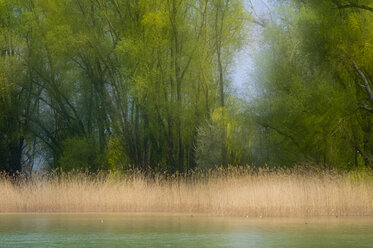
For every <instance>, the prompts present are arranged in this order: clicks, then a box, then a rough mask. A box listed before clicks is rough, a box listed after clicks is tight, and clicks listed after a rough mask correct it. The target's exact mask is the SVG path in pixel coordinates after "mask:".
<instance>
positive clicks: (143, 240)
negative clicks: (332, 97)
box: [0, 214, 373, 248]
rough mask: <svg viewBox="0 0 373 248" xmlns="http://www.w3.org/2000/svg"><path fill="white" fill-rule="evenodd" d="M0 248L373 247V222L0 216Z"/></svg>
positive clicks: (35, 215)
mask: <svg viewBox="0 0 373 248" xmlns="http://www.w3.org/2000/svg"><path fill="white" fill-rule="evenodd" d="M0 247H12V248H13V247H22V248H23V247H258V248H261V247H266V248H267V247H328V248H329V247H346V248H347V247H373V218H372V217H369V218H335V217H334V218H306V219H303V218H302V219H289V218H277V219H276V218H263V219H259V218H226V217H202V216H194V217H193V216H185V215H184V216H159V215H158V216H157V215H138V214H136V215H128V214H0Z"/></svg>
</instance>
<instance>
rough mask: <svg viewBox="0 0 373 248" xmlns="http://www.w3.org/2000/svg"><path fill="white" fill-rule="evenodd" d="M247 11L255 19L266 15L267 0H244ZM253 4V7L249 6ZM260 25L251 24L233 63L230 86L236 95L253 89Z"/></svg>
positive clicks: (248, 93)
mask: <svg viewBox="0 0 373 248" xmlns="http://www.w3.org/2000/svg"><path fill="white" fill-rule="evenodd" d="M245 5H246V6H245V7H246V9H247V11H249V12H250V13H253V14H254V17H255V18H257V19H261V18H265V17H266V16H267V15H268V5H269V4H268V0H245ZM251 6H253V8H252V7H251ZM261 30H262V27H260V26H258V25H255V24H254V25H253V27H251V30H250V34H249V35H248V38H249V40H248V44H247V45H246V46H245V47H243V48H242V50H241V51H240V52H239V53H238V54H237V55H236V58H235V65H234V67H233V68H232V72H231V78H232V86H233V90H234V91H235V94H236V95H237V96H238V97H246V96H247V95H250V92H248V91H252V90H254V88H255V87H254V77H255V62H254V56H255V54H256V53H257V52H258V49H259V41H260V38H261Z"/></svg>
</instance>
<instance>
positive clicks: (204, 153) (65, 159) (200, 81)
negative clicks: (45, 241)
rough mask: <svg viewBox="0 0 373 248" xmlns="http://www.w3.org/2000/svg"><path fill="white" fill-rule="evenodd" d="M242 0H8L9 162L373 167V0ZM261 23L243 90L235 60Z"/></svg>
mask: <svg viewBox="0 0 373 248" xmlns="http://www.w3.org/2000/svg"><path fill="white" fill-rule="evenodd" d="M244 5H245V2H244V1H243V0H125V1H119V0H11V1H5V0H2V1H0V24H1V25H0V119H1V120H0V125H1V126H0V170H6V171H8V172H10V173H14V172H15V171H22V170H26V171H30V170H32V169H33V166H34V165H35V164H37V165H45V166H46V168H48V169H54V168H62V169H64V170H70V169H87V170H90V171H96V170H106V169H113V170H117V169H118V170H126V169H129V168H133V167H135V168H149V167H152V168H154V169H161V170H166V171H170V172H175V171H185V170H188V169H193V168H195V167H197V166H198V167H211V166H214V165H226V164H256V165H259V166H260V165H264V164H269V165H293V164H295V163H303V162H311V163H315V164H319V165H325V166H333V167H343V168H353V167H359V166H366V167H370V166H371V165H372V162H373V139H372V138H373V137H372V135H373V133H372V131H371V128H372V113H373V93H372V90H371V85H372V82H371V80H372V76H373V75H370V74H371V71H372V70H371V68H370V67H372V63H371V61H370V60H371V58H372V56H371V53H373V33H372V31H371V30H373V29H372V27H371V22H372V20H373V10H372V8H373V7H371V4H370V3H369V1H352V0H351V1H342V0H341V1H338V0H327V1H316V0H306V1H297V0H278V1H275V2H274V3H273V5H271V7H270V8H271V10H270V11H269V12H268V16H266V17H264V18H263V19H261V18H259V19H258V17H257V16H256V15H255V13H253V14H252V15H251V14H250V13H249V12H248V11H247V10H246V9H245V7H244ZM254 25H255V26H259V27H260V29H261V31H262V32H263V38H262V40H263V42H261V44H259V45H258V46H260V49H259V52H257V59H256V76H255V86H256V87H255V88H254V89H253V90H252V92H251V94H250V95H251V97H246V98H245V96H244V94H243V93H242V92H240V93H239V96H237V94H233V93H232V92H234V91H232V88H231V79H230V73H229V72H230V69H231V68H232V66H233V64H234V57H235V54H236V52H237V51H238V50H239V49H241V48H242V47H243V46H244V45H246V41H247V40H248V39H247V38H248V37H249V38H250V37H251V38H252V37H253V36H258V35H260V34H258V32H251V31H250V28H251V27H252V26H254ZM248 83H253V82H248ZM251 88H253V87H251Z"/></svg>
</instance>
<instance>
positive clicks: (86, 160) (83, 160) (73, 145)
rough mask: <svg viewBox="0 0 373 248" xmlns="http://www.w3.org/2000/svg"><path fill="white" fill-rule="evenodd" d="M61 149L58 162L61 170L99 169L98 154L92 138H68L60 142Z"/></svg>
mask: <svg viewBox="0 0 373 248" xmlns="http://www.w3.org/2000/svg"><path fill="white" fill-rule="evenodd" d="M62 151H63V152H62V155H61V157H60V158H59V163H60V168H61V169H62V170H63V171H71V170H74V169H75V170H82V171H85V170H90V171H96V170H97V169H99V162H100V161H98V159H99V157H98V156H99V154H98V153H97V148H96V146H95V144H94V142H93V140H92V139H87V138H82V137H71V138H68V139H66V140H65V141H63V142H62Z"/></svg>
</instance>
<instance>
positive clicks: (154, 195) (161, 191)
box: [0, 167, 373, 216]
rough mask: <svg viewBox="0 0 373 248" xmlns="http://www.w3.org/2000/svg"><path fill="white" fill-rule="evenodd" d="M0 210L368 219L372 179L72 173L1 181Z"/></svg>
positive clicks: (301, 174) (245, 170) (226, 172)
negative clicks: (15, 180)
mask: <svg viewBox="0 0 373 248" xmlns="http://www.w3.org/2000/svg"><path fill="white" fill-rule="evenodd" d="M0 212H168V213H191V214H192V213H195V214H197V213H202V214H213V215H233V216H331V215H338V216H364V215H365V216H366V215H373V176H372V173H371V172H358V173H357V172H350V173H337V172H334V171H321V172H320V171H316V170H307V171H304V170H303V171H302V170H300V169H296V170H293V171H289V170H287V171H286V170H277V171H273V172H270V171H269V170H259V171H256V170H253V169H251V168H250V167H230V168H228V169H216V170H210V171H207V172H204V173H202V172H199V173H190V174H189V175H177V174H176V175H173V176H165V175H164V174H160V173H155V174H153V175H152V176H146V175H144V174H142V173H139V172H132V173H130V175H126V176H125V175H119V174H109V175H103V174H100V175H96V176H89V175H87V174H86V173H75V174H63V175H62V176H61V175H59V176H50V177H49V178H42V177H39V178H35V179H33V180H18V181H17V182H16V183H14V182H12V180H10V179H9V178H7V177H5V176H2V177H1V179H0Z"/></svg>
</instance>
